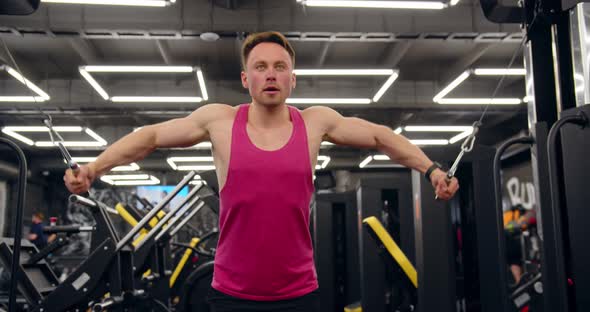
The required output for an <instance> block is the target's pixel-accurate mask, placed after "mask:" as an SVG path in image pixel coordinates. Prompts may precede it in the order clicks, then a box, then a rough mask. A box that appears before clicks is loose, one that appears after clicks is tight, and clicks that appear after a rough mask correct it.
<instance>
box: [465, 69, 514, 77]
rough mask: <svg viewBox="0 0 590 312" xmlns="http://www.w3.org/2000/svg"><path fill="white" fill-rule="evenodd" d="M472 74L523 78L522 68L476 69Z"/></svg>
mask: <svg viewBox="0 0 590 312" xmlns="http://www.w3.org/2000/svg"><path fill="white" fill-rule="evenodd" d="M473 73H474V74H476V75H478V76H524V75H526V70H525V69H524V68H476V69H474V70H473Z"/></svg>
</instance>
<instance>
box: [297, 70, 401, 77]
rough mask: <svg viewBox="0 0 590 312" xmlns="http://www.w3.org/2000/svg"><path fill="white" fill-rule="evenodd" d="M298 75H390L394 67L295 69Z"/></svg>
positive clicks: (393, 72)
mask: <svg viewBox="0 0 590 312" xmlns="http://www.w3.org/2000/svg"><path fill="white" fill-rule="evenodd" d="M293 73H294V74H296V75H297V76H390V75H393V74H395V71H394V70H393V69H295V70H293Z"/></svg>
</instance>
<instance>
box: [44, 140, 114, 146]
mask: <svg viewBox="0 0 590 312" xmlns="http://www.w3.org/2000/svg"><path fill="white" fill-rule="evenodd" d="M63 145H64V146H69V147H100V146H104V145H105V144H102V142H94V141H64V142H63ZM35 146H37V147H51V146H57V142H55V143H53V142H51V141H38V142H35Z"/></svg>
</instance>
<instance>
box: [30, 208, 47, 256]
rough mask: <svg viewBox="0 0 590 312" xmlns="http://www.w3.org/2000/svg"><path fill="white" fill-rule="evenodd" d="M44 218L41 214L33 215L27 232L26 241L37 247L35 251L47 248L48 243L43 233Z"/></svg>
mask: <svg viewBox="0 0 590 312" xmlns="http://www.w3.org/2000/svg"><path fill="white" fill-rule="evenodd" d="M44 219H45V216H44V215H43V213H41V212H35V213H33V218H32V220H31V221H32V222H33V223H32V224H31V228H30V230H29V235H28V237H27V238H28V239H29V241H30V242H31V243H33V245H35V246H37V249H39V250H41V249H43V248H45V246H47V243H48V242H50V241H49V238H48V237H47V235H46V234H45V233H44V232H43V220H44Z"/></svg>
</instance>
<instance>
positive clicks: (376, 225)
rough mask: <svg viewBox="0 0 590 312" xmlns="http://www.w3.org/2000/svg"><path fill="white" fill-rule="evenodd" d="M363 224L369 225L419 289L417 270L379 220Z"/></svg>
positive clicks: (372, 218) (366, 220)
mask: <svg viewBox="0 0 590 312" xmlns="http://www.w3.org/2000/svg"><path fill="white" fill-rule="evenodd" d="M363 223H365V224H367V225H368V226H369V227H370V228H371V229H372V230H373V232H375V234H377V237H378V238H379V240H380V241H381V243H382V244H383V246H385V248H386V249H387V251H389V254H390V255H391V256H392V257H393V259H394V260H395V261H396V262H397V263H398V264H399V266H400V267H401V268H402V270H403V271H404V273H406V276H408V278H409V279H410V281H411V282H412V284H414V287H416V288H418V273H416V269H415V268H414V266H413V265H412V263H411V262H410V260H408V258H407V257H406V255H405V254H404V252H403V251H402V250H401V249H400V248H399V246H398V245H397V244H396V243H395V241H394V240H393V238H391V235H389V233H388V232H387V230H386V229H385V228H384V227H383V225H382V224H381V222H379V220H377V218H375V217H368V218H366V219H364V220H363Z"/></svg>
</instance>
